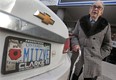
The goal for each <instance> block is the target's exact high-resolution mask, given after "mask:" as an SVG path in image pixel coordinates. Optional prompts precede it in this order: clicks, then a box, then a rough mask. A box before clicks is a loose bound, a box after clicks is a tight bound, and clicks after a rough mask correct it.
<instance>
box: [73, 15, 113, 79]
mask: <svg viewBox="0 0 116 80" xmlns="http://www.w3.org/2000/svg"><path fill="white" fill-rule="evenodd" d="M73 35H74V37H73V38H72V39H71V43H72V46H74V45H77V44H79V45H80V47H81V52H82V54H81V57H80V59H79V61H78V63H77V64H76V69H75V74H76V75H78V74H79V72H80V70H81V68H82V67H83V66H84V68H83V75H84V78H93V77H95V76H101V62H102V60H103V59H104V58H105V57H106V56H108V55H109V54H110V51H111V49H112V43H111V27H110V24H109V23H108V21H107V20H106V19H104V18H103V17H99V18H98V20H97V21H96V22H95V23H94V25H93V26H91V23H90V15H86V16H84V17H82V18H81V19H80V20H78V22H77V24H76V26H75V29H74V31H73ZM72 58H73V56H72ZM83 64H84V65H83Z"/></svg>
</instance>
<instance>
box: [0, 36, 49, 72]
mask: <svg viewBox="0 0 116 80" xmlns="http://www.w3.org/2000/svg"><path fill="white" fill-rule="evenodd" d="M50 55H51V44H50V43H45V42H41V41H35V40H29V39H24V38H18V37H12V36H8V37H6V39H5V44H4V52H3V59H2V69H1V72H2V74H8V73H13V72H19V71H24V70H29V69H34V68H39V67H42V66H46V65H49V64H50Z"/></svg>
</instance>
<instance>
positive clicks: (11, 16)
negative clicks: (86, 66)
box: [0, 0, 70, 80]
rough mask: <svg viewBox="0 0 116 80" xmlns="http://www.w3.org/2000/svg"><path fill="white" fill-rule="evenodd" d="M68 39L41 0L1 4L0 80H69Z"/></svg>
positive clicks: (3, 1) (4, 0) (7, 0)
mask: <svg viewBox="0 0 116 80" xmlns="http://www.w3.org/2000/svg"><path fill="white" fill-rule="evenodd" d="M68 37H69V36H68V29H67V27H66V26H65V24H64V23H63V22H62V21H61V20H60V19H59V18H58V17H57V16H56V15H55V14H54V13H53V12H52V11H51V10H50V9H49V8H47V7H46V6H45V5H43V4H42V3H41V2H40V1H39V0H0V45H1V46H0V67H1V69H0V72H1V73H0V80H67V78H68V75H69V71H70V58H69V56H68V54H66V53H67V51H68V47H69V45H68V44H66V45H65V44H64V43H65V42H68Z"/></svg>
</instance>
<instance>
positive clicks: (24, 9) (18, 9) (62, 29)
mask: <svg viewBox="0 0 116 80" xmlns="http://www.w3.org/2000/svg"><path fill="white" fill-rule="evenodd" d="M0 4H3V5H1V6H0V10H1V11H3V13H4V12H5V13H6V14H10V15H13V16H15V17H17V18H20V19H22V20H25V21H28V22H30V23H33V24H34V25H37V26H39V27H42V29H45V30H48V31H50V32H53V33H55V34H56V35H59V36H61V37H62V38H64V39H66V38H68V29H67V27H66V26H65V24H64V23H63V22H62V21H61V20H60V18H58V17H57V16H56V15H55V14H54V13H53V12H52V11H51V10H50V9H49V8H47V7H46V6H45V5H43V4H42V3H41V2H39V1H38V0H8V1H7V0H0ZM6 5H7V6H6ZM5 6H6V7H5ZM36 10H39V11H40V12H42V13H44V12H45V13H47V14H49V15H50V16H51V18H52V19H53V20H54V21H55V23H54V24H53V25H51V24H48V25H46V24H44V23H43V22H42V21H41V19H39V18H37V17H35V16H34V15H33V14H34V13H35V12H36ZM1 18H2V19H1V20H0V21H1V22H2V21H3V22H4V21H6V19H7V17H6V18H5V19H4V16H2V17H1ZM3 22H2V23H3ZM6 22H8V21H6ZM2 23H1V24H2ZM1 24H0V25H1ZM31 28H32V27H30V29H31ZM26 29H29V27H28V26H26V27H25V29H24V30H26ZM30 34H31V33H30ZM8 36H13V37H18V38H24V39H30V40H35V41H41V42H46V43H50V44H51V55H50V57H51V59H50V65H47V66H44V67H39V68H34V69H30V70H25V71H20V72H15V73H11V74H5V75H4V74H2V73H0V80H8V79H10V80H24V79H29V78H30V77H34V76H37V75H40V74H42V73H47V71H49V72H50V71H51V73H52V72H54V70H53V69H56V71H60V67H61V69H62V68H65V66H67V68H65V69H64V71H62V70H61V72H59V73H62V72H64V74H62V75H65V73H66V75H65V76H67V77H68V73H67V72H69V69H70V60H69V57H68V56H67V54H63V53H62V51H63V47H64V43H58V42H52V41H50V40H46V39H42V38H37V36H36V37H31V36H30V35H24V34H21V32H20V31H18V30H15V29H14V27H11V28H10V29H7V27H4V26H0V44H1V47H0V52H1V54H0V67H2V57H3V53H4V48H5V47H4V45H5V39H6V37H8ZM32 36H34V35H32ZM64 64H65V66H63V65H64ZM59 66H60V67H59ZM57 69H58V70H57ZM0 72H1V70H0ZM56 73H57V72H56ZM58 76H59V77H58ZM58 76H57V77H54V80H59V79H60V78H61V77H62V76H61V77H60V75H58ZM38 77H39V76H38ZM58 78H59V79H58ZM35 80H36V79H35ZM60 80H61V79H60ZM63 80H64V79H63ZM66 80H67V79H66Z"/></svg>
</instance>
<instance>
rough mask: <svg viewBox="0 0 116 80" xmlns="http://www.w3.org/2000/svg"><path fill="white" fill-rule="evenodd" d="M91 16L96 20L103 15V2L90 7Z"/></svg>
mask: <svg viewBox="0 0 116 80" xmlns="http://www.w3.org/2000/svg"><path fill="white" fill-rule="evenodd" d="M89 14H90V16H91V18H93V19H96V18H98V17H99V16H101V15H102V14H103V5H102V3H101V2H96V3H95V4H93V5H92V6H91V7H90V11H89Z"/></svg>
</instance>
